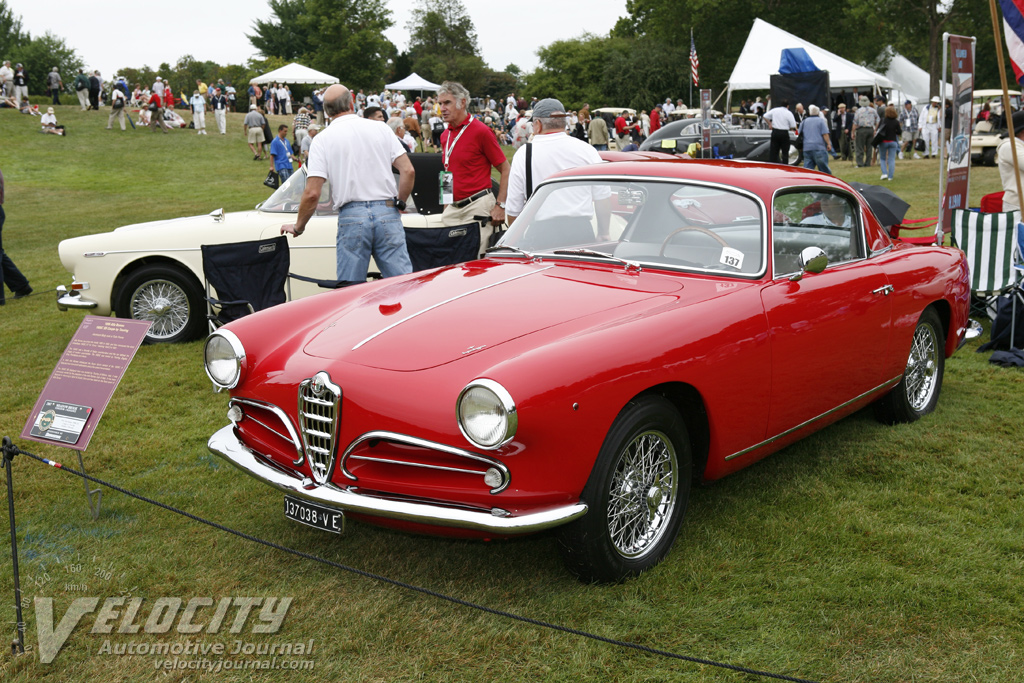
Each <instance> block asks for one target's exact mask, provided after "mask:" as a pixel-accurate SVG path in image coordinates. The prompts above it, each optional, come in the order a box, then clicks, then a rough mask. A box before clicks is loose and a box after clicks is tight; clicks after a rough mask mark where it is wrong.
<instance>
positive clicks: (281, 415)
mask: <svg viewBox="0 0 1024 683" xmlns="http://www.w3.org/2000/svg"><path fill="white" fill-rule="evenodd" d="M235 403H241V404H242V405H249V406H254V407H256V408H263V409H264V410H269V411H270V412H272V413H273V414H274V415H276V416H277V419H279V420H280V421H281V423H282V424H284V427H285V429H287V430H288V436H285V435H284V434H282V433H280V432H279V431H277V430H276V429H273V428H271V427H270V426H269V425H265V424H263V423H262V422H260V421H259V420H257V419H256V418H254V417H253V416H252V415H246V413H245V411H244V410H243V411H242V415H243V416H244V417H248V418H249V419H250V420H252V421H253V422H255V423H257V424H261V425H263V426H264V427H266V428H267V429H269V430H270V431H272V432H274V433H275V434H277V435H278V436H279V437H281V438H282V439H284V440H285V441H291V442H292V445H293V446H295V455H296V456H297V457H296V459H295V460H292V464H293V465H301V464H302V460H303V455H302V442H301V441H300V440H299V435H298V433H297V432H296V431H295V427H293V426H292V422H291V420H289V419H288V415H287V414H286V413H285V412H284V411H283V410H281V409H280V408H278V407H277V406H275V405H274V404H273V403H267V402H266V401H257V400H255V399H251V398H237V397H236V398H233V399H231V400H230V401H228V407H229V408H230V407H231V406H232V405H233V404H235ZM244 417H243V419H244Z"/></svg>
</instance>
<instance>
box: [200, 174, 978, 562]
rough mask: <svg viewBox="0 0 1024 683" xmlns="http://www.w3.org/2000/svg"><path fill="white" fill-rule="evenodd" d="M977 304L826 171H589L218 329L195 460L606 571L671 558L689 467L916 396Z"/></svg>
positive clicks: (325, 502) (892, 412) (931, 250)
mask: <svg viewBox="0 0 1024 683" xmlns="http://www.w3.org/2000/svg"><path fill="white" fill-rule="evenodd" d="M969 304H970V290H969V278H968V269H967V264H966V262H965V258H964V254H963V252H961V251H959V250H957V249H952V248H948V247H942V246H913V245H909V244H905V243H901V242H896V241H893V240H892V239H890V237H889V236H888V234H887V233H886V231H885V230H884V229H883V228H882V226H880V225H879V222H878V220H877V219H876V217H875V216H874V214H873V213H872V212H871V209H870V208H869V206H868V205H867V204H866V203H865V201H864V200H863V198H862V197H861V196H860V195H859V194H858V193H857V192H855V191H854V190H853V189H852V188H851V187H850V186H849V185H847V184H846V183H844V182H843V181H841V180H839V179H837V178H834V177H832V176H827V175H824V174H821V173H817V172H813V171H805V170H803V169H800V168H792V167H780V166H775V165H769V164H758V163H749V162H736V161H690V160H683V159H657V158H648V159H646V160H641V161H620V162H611V163H603V164H599V165H595V166H589V167H584V168H579V169H575V170H572V171H567V172H564V173H561V174H559V175H557V176H555V177H553V178H551V179H549V180H547V181H546V182H545V183H543V184H541V185H540V186H539V187H538V188H537V190H536V192H535V193H534V195H533V196H532V198H531V199H530V200H529V202H528V203H527V205H526V207H525V209H524V211H523V213H522V214H521V215H520V216H519V218H518V219H517V220H516V221H515V223H514V224H513V225H512V226H511V228H510V229H509V230H508V232H507V233H505V236H504V237H503V238H502V240H501V242H500V243H499V244H498V245H497V246H496V247H494V248H492V249H491V251H490V254H489V256H488V257H487V258H484V259H480V260H475V261H470V262H467V263H462V264H458V265H452V266H446V267H442V268H437V269H433V270H427V271H423V272H419V273H413V274H410V275H406V276H401V277H395V278H390V279H385V280H381V281H378V282H371V283H366V284H359V285H355V286H353V287H350V288H348V289H345V290H340V291H332V292H328V293H324V294H318V295H316V296H311V297H307V298H305V299H302V300H300V301H296V302H293V303H289V304H284V305H281V306H278V307H275V308H272V309H269V310H266V311H263V312H260V313H257V314H255V315H251V316H248V317H245V318H242V319H241V320H238V321H235V322H233V323H230V324H229V325H227V326H225V327H223V328H221V329H220V330H219V331H218V332H216V333H214V334H213V335H211V336H210V337H209V338H208V340H207V342H206V346H205V351H204V353H205V363H206V372H207V374H208V375H209V377H210V379H211V380H212V381H213V382H214V384H215V385H216V386H217V387H219V388H221V389H224V390H227V391H229V392H230V396H229V399H228V401H227V406H226V408H227V418H228V420H229V422H228V424H227V425H226V426H224V427H223V428H222V429H220V430H219V431H217V432H216V433H215V434H214V435H213V436H212V437H211V438H210V440H209V449H210V450H211V451H212V452H213V453H215V454H217V455H219V456H221V457H223V458H225V459H226V460H227V461H228V462H230V463H231V464H232V465H234V466H236V467H238V468H240V469H241V470H242V471H244V472H246V473H247V474H249V475H251V476H253V477H255V478H257V479H259V480H261V481H263V482H265V483H267V484H269V485H271V486H272V487H274V488H276V489H277V490H278V491H280V492H281V493H283V496H282V497H281V498H278V503H277V504H276V505H281V503H282V502H283V506H284V514H285V515H286V516H287V517H288V518H289V519H292V520H295V521H298V522H301V523H304V524H308V525H311V526H313V527H316V528H318V529H322V530H324V531H328V532H341V531H342V529H343V526H344V523H345V521H346V519H347V518H354V519H359V520H365V521H369V522H373V523H376V524H383V525H389V526H393V527H397V528H401V529H405V530H408V531H413V532H420V533H430V534H437V535H457V536H463V537H476V538H502V537H510V536H515V535H519V534H528V533H533V532H538V531H542V530H545V529H552V528H556V532H557V534H558V537H559V539H560V542H561V547H562V549H563V554H564V557H565V560H566V563H567V565H568V567H569V568H570V570H571V571H573V572H574V573H576V574H577V575H578V576H580V577H581V578H583V579H584V580H587V581H617V580H621V579H623V578H626V577H629V576H632V575H636V574H638V573H639V572H641V571H644V570H645V569H647V568H649V567H652V566H654V565H655V564H656V563H658V562H659V561H661V560H662V559H663V558H664V557H665V556H666V555H667V554H668V552H669V550H670V548H671V547H672V545H673V543H674V542H675V539H676V536H677V532H678V531H679V529H680V525H681V523H682V520H683V516H684V513H685V511H686V507H687V501H688V499H689V497H690V491H691V486H692V484H693V483H694V482H706V481H712V480H715V479H719V478H720V477H723V476H725V475H727V474H729V473H731V472H735V471H737V470H739V469H741V468H744V467H746V466H748V465H750V464H752V463H754V462H756V461H758V460H760V459H761V458H763V457H765V456H767V455H769V454H771V453H773V452H775V451H778V450H779V449H781V448H783V447H785V446H786V445H788V444H791V443H793V442H794V441H797V440H798V439H800V438H802V437H805V436H807V435H808V434H811V433H812V432H814V431H816V430H819V429H822V428H824V427H826V426H827V425H829V424H830V423H832V422H835V421H836V420H839V419H840V418H842V417H844V416H846V415H849V414H851V413H852V412H854V411H856V410H859V409H861V408H863V407H864V406H867V405H869V404H874V406H875V411H876V414H877V415H878V417H879V418H880V419H881V420H882V421H884V422H887V423H893V422H911V421H914V420H916V419H918V418H919V417H921V416H922V415H925V414H927V413H929V412H931V411H932V410H933V409H934V408H935V407H936V404H937V402H938V400H939V394H940V391H941V388H942V378H943V368H944V362H945V359H946V358H948V357H949V356H951V355H952V354H953V353H954V352H955V351H956V350H957V349H958V348H959V347H960V345H961V344H962V343H963V342H964V340H965V339H966V338H967V337H968V336H969V332H970V331H973V328H972V327H971V326H970V324H969V321H968V317H967V314H968V309H969ZM268 505H271V503H269V502H268ZM276 505H274V506H275V507H276Z"/></svg>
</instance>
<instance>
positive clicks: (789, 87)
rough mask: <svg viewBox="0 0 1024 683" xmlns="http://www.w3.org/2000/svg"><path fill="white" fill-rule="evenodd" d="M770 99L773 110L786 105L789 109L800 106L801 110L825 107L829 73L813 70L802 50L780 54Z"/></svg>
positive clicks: (827, 97) (812, 65)
mask: <svg viewBox="0 0 1024 683" xmlns="http://www.w3.org/2000/svg"><path fill="white" fill-rule="evenodd" d="M771 98H772V105H773V106H776V105H778V104H780V103H781V102H783V101H788V102H789V104H790V106H793V105H796V103H798V102H800V103H802V104H803V105H804V107H807V106H809V105H812V104H816V105H818V106H819V107H828V106H830V105H829V99H830V98H829V79H828V72H827V71H822V70H821V69H819V68H818V67H817V66H815V64H814V61H813V60H812V59H811V58H810V56H808V54H807V51H806V50H804V49H803V48H802V47H798V48H792V49H787V50H783V51H782V56H781V58H780V59H779V73H777V74H772V75H771Z"/></svg>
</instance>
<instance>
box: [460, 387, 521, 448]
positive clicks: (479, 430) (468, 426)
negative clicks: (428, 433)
mask: <svg viewBox="0 0 1024 683" xmlns="http://www.w3.org/2000/svg"><path fill="white" fill-rule="evenodd" d="M455 410H456V414H457V415H458V420H459V429H460V430H462V435H463V436H465V437H466V438H467V439H469V440H470V441H472V442H473V443H474V444H476V445H477V446H479V447H480V448H485V449H487V450H493V449H495V448H499V447H501V446H504V445H505V444H506V443H508V442H509V441H511V440H512V437H514V436H515V435H516V428H517V427H518V426H519V418H518V416H517V414H516V404H515V402H514V401H513V400H512V396H511V394H509V393H508V392H507V391H506V390H505V387H503V386H501V385H500V384H498V383H497V382H495V381H493V380H489V379H477V380H473V381H472V382H470V383H469V384H468V385H466V388H465V389H463V390H462V393H460V394H459V400H458V402H457V403H456V407H455Z"/></svg>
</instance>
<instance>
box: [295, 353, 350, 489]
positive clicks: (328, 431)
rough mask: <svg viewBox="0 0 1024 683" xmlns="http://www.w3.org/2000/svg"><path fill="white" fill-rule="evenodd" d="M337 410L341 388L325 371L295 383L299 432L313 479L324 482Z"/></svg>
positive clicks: (339, 407) (330, 456) (330, 457)
mask: <svg viewBox="0 0 1024 683" xmlns="http://www.w3.org/2000/svg"><path fill="white" fill-rule="evenodd" d="M340 410H341V387H339V386H338V385H337V384H334V383H333V382H331V376H330V375H328V374H327V373H326V372H318V373H316V375H314V376H313V377H310V378H309V379H305V380H303V381H302V382H301V383H300V384H299V431H300V433H301V434H302V448H303V451H304V452H305V454H306V460H307V462H309V469H310V471H311V472H312V474H313V480H314V481H315V482H316V483H318V484H323V483H324V482H326V481H327V478H328V474H329V472H330V468H331V461H332V460H333V458H334V450H335V440H336V438H337V435H338V417H339V415H338V413H339V412H340Z"/></svg>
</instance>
